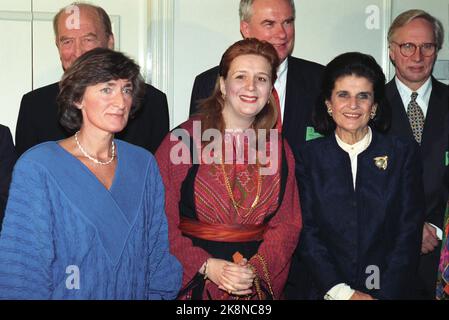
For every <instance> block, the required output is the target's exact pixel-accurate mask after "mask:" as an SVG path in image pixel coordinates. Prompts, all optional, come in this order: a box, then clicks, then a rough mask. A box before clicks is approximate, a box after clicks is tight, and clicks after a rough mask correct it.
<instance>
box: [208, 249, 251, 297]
mask: <svg viewBox="0 0 449 320" xmlns="http://www.w3.org/2000/svg"><path fill="white" fill-rule="evenodd" d="M255 277H256V275H255V273H254V271H253V270H252V269H251V268H250V266H249V264H248V260H246V259H243V260H242V261H241V262H240V263H239V264H235V263H232V262H229V261H226V260H223V259H215V258H210V259H209V260H208V264H207V278H208V279H209V280H211V281H212V282H213V283H215V284H216V285H217V286H218V288H219V289H221V290H224V291H226V292H228V293H229V294H233V295H238V296H245V295H249V294H251V293H252V289H251V288H252V286H253V281H254V278H255Z"/></svg>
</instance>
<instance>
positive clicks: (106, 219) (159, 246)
mask: <svg viewBox="0 0 449 320" xmlns="http://www.w3.org/2000/svg"><path fill="white" fill-rule="evenodd" d="M116 146H117V155H118V158H117V159H118V164H117V169H116V173H115V177H114V181H113V184H112V186H111V188H110V189H109V190H107V189H106V188H105V187H104V186H103V185H102V184H101V183H100V182H99V181H98V180H97V178H96V177H95V176H94V175H93V174H92V173H91V172H90V171H89V170H88V169H87V167H86V166H84V164H82V163H81V162H80V161H78V160H77V159H76V158H75V157H73V156H72V155H71V154H69V153H68V152H66V151H65V150H64V149H62V148H61V147H60V146H59V145H58V144H57V143H56V142H47V143H43V144H40V145H38V146H36V147H34V148H32V149H31V150H30V151H28V152H27V153H25V154H24V155H23V156H22V157H21V158H20V160H19V161H18V163H17V164H16V166H15V168H14V173H13V181H12V184H11V189H10V196H9V200H8V204H7V209H6V214H5V220H4V224H3V230H2V233H1V235H0V298H1V299H173V298H175V297H176V294H177V292H178V290H179V287H180V284H181V277H182V270H181V267H180V264H179V262H178V261H177V260H176V258H174V257H173V256H172V255H171V254H170V253H169V246H168V235H167V233H168V232H167V222H166V217H165V211H164V190H163V184H162V181H161V178H160V175H159V169H158V167H157V165H156V162H155V160H154V158H153V156H152V155H151V154H150V153H148V152H147V151H145V150H144V149H141V148H138V147H135V146H132V145H130V144H128V143H125V142H123V141H120V140H116Z"/></svg>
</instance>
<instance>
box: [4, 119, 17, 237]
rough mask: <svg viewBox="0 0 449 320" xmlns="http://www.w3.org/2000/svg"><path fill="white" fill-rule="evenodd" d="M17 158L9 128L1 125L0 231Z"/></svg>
mask: <svg viewBox="0 0 449 320" xmlns="http://www.w3.org/2000/svg"><path fill="white" fill-rule="evenodd" d="M16 160H17V156H16V151H15V150H14V144H13V142H12V136H11V132H10V131H9V128H8V127H5V126H2V125H0V230H1V229H2V221H3V214H4V212H5V208H6V201H7V200H8V191H9V183H10V182H11V173H12V169H13V167H14V164H15V163H16Z"/></svg>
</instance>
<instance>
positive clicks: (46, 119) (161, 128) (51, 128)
mask: <svg viewBox="0 0 449 320" xmlns="http://www.w3.org/2000/svg"><path fill="white" fill-rule="evenodd" d="M58 94H59V85H58V83H53V84H50V85H48V86H45V87H42V88H38V89H36V90H33V91H31V92H28V93H27V94H25V95H24V96H23V97H22V101H21V103H20V110H19V117H18V119H17V126H16V150H17V153H18V154H19V156H20V155H22V153H24V152H25V151H27V150H28V149H29V148H31V147H33V146H35V145H37V144H39V143H42V142H46V141H56V140H61V139H64V138H67V137H69V136H71V135H72V133H70V132H67V131H66V130H65V129H64V128H63V127H62V126H61V125H60V124H59V115H58V105H57V104H56V98H57V96H58ZM168 129H169V115H168V104H167V97H166V96H165V94H164V93H163V92H162V91H159V90H158V89H156V88H155V87H153V86H151V85H148V84H145V96H144V97H143V101H142V103H141V106H140V109H139V110H138V111H137V113H136V114H135V115H134V118H130V119H129V120H128V124H127V125H126V128H125V129H124V130H123V131H121V132H119V133H117V134H116V135H115V137H116V138H117V139H120V140H124V141H126V142H129V143H132V144H134V145H137V146H140V147H142V148H145V149H147V150H148V151H150V152H152V153H155V152H156V149H157V147H159V144H160V143H161V142H162V139H164V137H165V136H166V135H167V133H168Z"/></svg>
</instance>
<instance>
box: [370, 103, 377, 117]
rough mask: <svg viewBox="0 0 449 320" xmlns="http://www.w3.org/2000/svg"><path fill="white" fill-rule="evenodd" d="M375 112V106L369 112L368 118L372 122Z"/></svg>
mask: <svg viewBox="0 0 449 320" xmlns="http://www.w3.org/2000/svg"><path fill="white" fill-rule="evenodd" d="M376 111H377V108H376V106H374V107H373V109H372V110H371V112H370V114H369V117H370V119H371V120H373V119H374V117H375V116H376Z"/></svg>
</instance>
